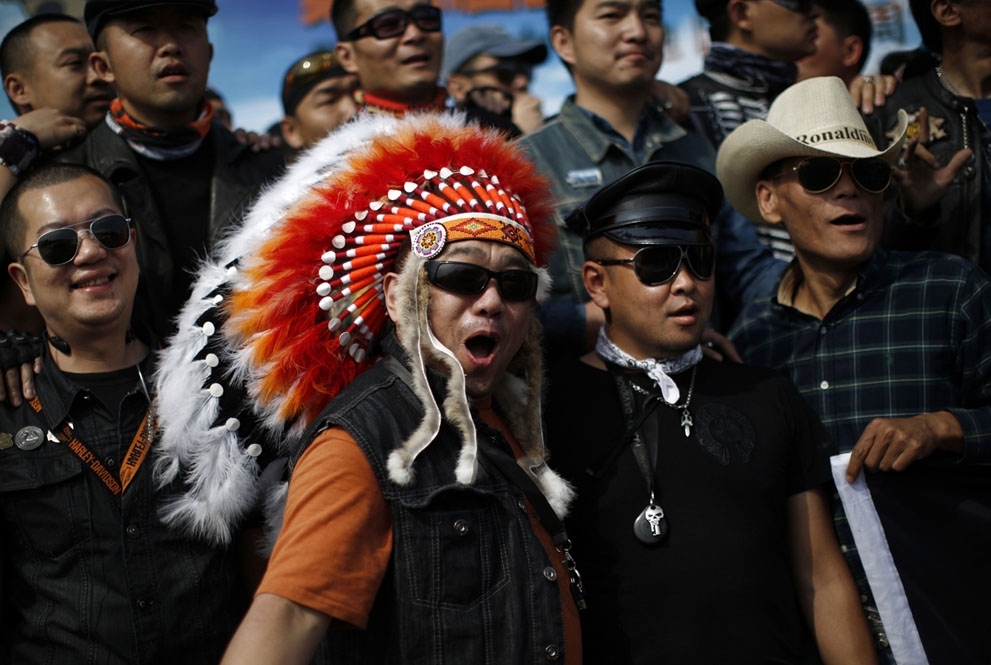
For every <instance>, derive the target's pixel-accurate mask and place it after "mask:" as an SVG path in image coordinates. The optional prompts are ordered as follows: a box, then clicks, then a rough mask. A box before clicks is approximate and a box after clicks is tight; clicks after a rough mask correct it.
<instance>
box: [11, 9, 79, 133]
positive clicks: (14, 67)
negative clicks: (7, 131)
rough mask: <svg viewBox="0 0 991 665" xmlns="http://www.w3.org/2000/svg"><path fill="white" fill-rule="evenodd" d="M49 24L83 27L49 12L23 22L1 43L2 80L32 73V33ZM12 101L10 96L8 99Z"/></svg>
mask: <svg viewBox="0 0 991 665" xmlns="http://www.w3.org/2000/svg"><path fill="white" fill-rule="evenodd" d="M49 23H75V24H77V25H79V26H82V21H80V20H79V19H77V18H74V17H72V16H69V15H68V14H59V13H55V12H49V13H47V14H38V15H37V16H32V17H31V18H29V19H26V20H24V21H21V22H20V23H18V24H17V25H15V26H14V27H13V28H11V29H10V32H8V33H7V34H6V35H5V36H4V38H3V41H2V42H0V79H5V78H7V75H8V74H21V73H26V72H30V71H31V70H32V69H33V67H34V58H35V49H34V44H32V43H31V32H32V31H33V30H34V29H35V28H37V27H38V26H39V25H47V24H49ZM7 98H8V99H10V96H9V95H8V97H7ZM10 105H11V106H13V107H14V109H15V110H17V111H18V113H20V112H21V111H20V109H18V108H17V105H16V104H14V100H12V99H11V100H10Z"/></svg>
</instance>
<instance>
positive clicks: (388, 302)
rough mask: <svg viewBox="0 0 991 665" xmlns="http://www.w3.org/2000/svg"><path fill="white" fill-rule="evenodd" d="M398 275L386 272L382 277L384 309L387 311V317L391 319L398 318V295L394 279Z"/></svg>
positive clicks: (396, 319)
mask: <svg viewBox="0 0 991 665" xmlns="http://www.w3.org/2000/svg"><path fill="white" fill-rule="evenodd" d="M398 279H399V275H398V274H396V273H394V272H387V273H386V274H385V277H383V278H382V292H383V293H385V311H387V312H388V313H389V318H390V319H392V320H393V321H398V320H399V314H400V312H399V296H398V295H396V293H397V292H396V281H397V280H398Z"/></svg>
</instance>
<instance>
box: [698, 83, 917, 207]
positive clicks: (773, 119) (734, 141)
mask: <svg viewBox="0 0 991 665" xmlns="http://www.w3.org/2000/svg"><path fill="white" fill-rule="evenodd" d="M907 128H908V114H906V113H905V111H903V110H902V111H899V112H898V128H897V130H896V132H895V134H896V136H897V137H898V138H897V139H895V141H894V142H892V144H891V145H890V146H888V148H887V149H886V150H878V149H877V145H875V143H874V139H873V138H872V137H871V134H870V132H869V131H867V126H866V125H865V124H864V119H863V118H862V117H861V115H860V111H858V110H857V107H856V105H855V104H854V103H853V99H852V98H851V97H850V93H849V92H848V91H847V88H846V86H845V85H844V84H843V81H841V80H840V79H838V78H836V77H835V76H821V77H818V78H811V79H808V80H805V81H802V82H800V83H796V84H794V85H792V86H791V87H789V88H788V89H786V90H785V91H784V92H782V93H781V94H780V95H778V97H777V99H775V100H774V102H773V103H772V104H771V108H770V109H769V110H768V113H767V120H766V121H765V120H750V121H749V122H746V123H744V124H742V125H740V126H739V127H737V128H736V130H734V131H733V132H732V133H731V134H730V135H729V136H727V137H726V139H725V140H724V141H723V144H722V147H720V149H719V154H718V155H717V157H716V175H717V177H718V178H719V181H720V182H721V183H722V184H723V190H724V191H725V193H726V199H727V200H728V201H729V202H730V204H731V205H732V206H733V207H734V208H735V209H736V210H737V211H738V212H740V213H741V214H742V215H744V216H745V217H747V218H749V219H751V220H756V221H759V220H761V219H762V217H761V214H760V208H759V207H758V205H757V197H756V195H755V188H756V185H757V180H758V179H759V178H760V174H761V172H762V171H763V170H764V169H766V168H767V167H768V166H769V165H771V164H773V163H774V162H776V161H778V160H779V159H784V158H786V157H822V156H827V157H848V158H862V157H878V156H880V157H883V158H884V159H885V160H886V161H888V162H889V163H891V162H893V161H894V160H895V158H896V157H897V156H898V153H899V151H900V150H901V145H902V142H903V141H904V140H905V131H906V130H907Z"/></svg>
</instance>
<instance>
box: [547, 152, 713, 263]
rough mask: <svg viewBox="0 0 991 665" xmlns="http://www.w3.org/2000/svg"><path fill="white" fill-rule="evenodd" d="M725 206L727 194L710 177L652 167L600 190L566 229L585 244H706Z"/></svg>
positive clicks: (689, 169)
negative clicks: (602, 241)
mask: <svg viewBox="0 0 991 665" xmlns="http://www.w3.org/2000/svg"><path fill="white" fill-rule="evenodd" d="M722 205H723V188H722V186H720V184H719V180H717V179H716V176H714V175H712V174H711V173H709V172H708V171H705V170H703V169H700V168H698V167H695V166H689V165H688V164H682V163H679V162H650V163H648V164H644V165H643V166H638V167H637V168H635V169H633V170H632V171H630V172H629V173H627V174H625V175H623V176H621V177H620V178H618V179H616V180H614V181H613V182H611V183H609V184H608V185H606V186H605V187H603V188H601V189H600V190H599V191H597V192H596V193H595V194H593V195H592V197H591V198H590V199H589V200H588V201H587V202H586V203H585V205H583V206H581V207H579V208H577V209H576V210H575V211H574V212H572V213H571V214H570V215H568V218H567V219H566V220H565V223H566V224H567V226H568V228H569V229H570V230H572V231H574V232H575V233H577V234H578V235H579V236H581V237H582V239H583V240H585V241H586V242H587V241H589V240H591V239H593V238H596V237H598V236H600V235H604V236H606V237H608V238H611V239H612V240H615V241H616V242H621V243H624V244H628V245H655V244H679V245H685V244H688V245H691V244H705V243H709V242H712V239H711V235H710V234H709V225H710V223H711V222H712V220H713V219H715V217H716V215H717V214H718V213H719V209H720V208H721V207H722Z"/></svg>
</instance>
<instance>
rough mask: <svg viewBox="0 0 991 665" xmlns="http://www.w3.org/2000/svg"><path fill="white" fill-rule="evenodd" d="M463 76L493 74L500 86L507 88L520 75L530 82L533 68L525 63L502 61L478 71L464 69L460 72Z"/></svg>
mask: <svg viewBox="0 0 991 665" xmlns="http://www.w3.org/2000/svg"><path fill="white" fill-rule="evenodd" d="M460 73H461V74H462V75H464V76H478V75H480V74H494V75H495V77H496V79H497V80H498V81H499V83H500V84H502V85H504V86H506V87H509V86H511V85H512V84H513V82H514V81H516V77H517V76H520V75H521V74H522V75H523V76H525V77H526V78H527V80H530V79H532V78H533V67H531V66H530V65H528V64H526V63H521V62H513V61H511V60H503V61H501V62H497V63H496V64H494V65H490V66H488V67H481V68H479V69H466V70H465V71H463V72H460Z"/></svg>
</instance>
